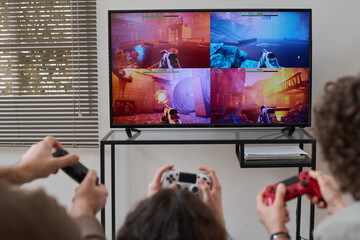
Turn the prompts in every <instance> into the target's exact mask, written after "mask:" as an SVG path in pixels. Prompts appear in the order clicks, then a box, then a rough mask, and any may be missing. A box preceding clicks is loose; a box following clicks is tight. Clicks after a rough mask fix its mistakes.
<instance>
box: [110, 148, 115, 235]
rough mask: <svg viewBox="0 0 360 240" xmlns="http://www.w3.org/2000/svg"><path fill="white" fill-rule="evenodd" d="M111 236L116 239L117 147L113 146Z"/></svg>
mask: <svg viewBox="0 0 360 240" xmlns="http://www.w3.org/2000/svg"><path fill="white" fill-rule="evenodd" d="M111 236H112V239H113V240H114V239H115V146H114V145H113V144H111Z"/></svg>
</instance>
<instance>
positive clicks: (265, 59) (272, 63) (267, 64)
mask: <svg viewBox="0 0 360 240" xmlns="http://www.w3.org/2000/svg"><path fill="white" fill-rule="evenodd" d="M258 68H280V66H279V63H278V60H277V58H276V56H275V53H273V52H268V51H266V49H263V50H262V55H261V58H260V60H259V65H258Z"/></svg>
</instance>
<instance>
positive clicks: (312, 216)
mask: <svg viewBox="0 0 360 240" xmlns="http://www.w3.org/2000/svg"><path fill="white" fill-rule="evenodd" d="M311 160H312V162H311V169H312V170H316V143H315V144H311ZM314 221H315V205H314V204H311V206H310V227H309V230H310V231H309V232H310V233H309V240H313V234H312V233H313V230H314Z"/></svg>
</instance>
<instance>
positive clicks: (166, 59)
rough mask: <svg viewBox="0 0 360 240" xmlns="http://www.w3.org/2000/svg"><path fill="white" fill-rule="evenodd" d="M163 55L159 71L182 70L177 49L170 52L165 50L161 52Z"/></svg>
mask: <svg viewBox="0 0 360 240" xmlns="http://www.w3.org/2000/svg"><path fill="white" fill-rule="evenodd" d="M161 54H162V58H161V60H160V63H159V69H160V68H169V69H171V70H173V69H174V68H181V67H180V63H179V60H178V59H177V57H176V54H177V50H176V49H169V51H167V50H165V49H164V50H162V51H161Z"/></svg>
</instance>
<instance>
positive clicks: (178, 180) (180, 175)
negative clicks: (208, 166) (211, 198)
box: [162, 169, 211, 199]
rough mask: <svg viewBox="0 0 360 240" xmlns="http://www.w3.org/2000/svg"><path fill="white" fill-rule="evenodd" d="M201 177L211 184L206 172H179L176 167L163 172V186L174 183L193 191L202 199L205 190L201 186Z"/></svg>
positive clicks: (180, 187)
mask: <svg viewBox="0 0 360 240" xmlns="http://www.w3.org/2000/svg"><path fill="white" fill-rule="evenodd" d="M200 179H203V180H205V182H207V184H209V186H210V184H211V181H210V177H209V175H208V174H207V173H206V172H200V173H198V174H196V173H185V172H179V171H176V170H175V169H170V170H167V171H166V172H165V173H164V174H163V182H162V187H163V188H168V187H169V186H170V184H172V183H174V184H176V185H177V187H178V189H184V190H187V191H190V192H192V193H193V194H195V195H197V196H199V197H200V198H201V199H202V198H203V192H202V191H201V188H200V187H199V181H200Z"/></svg>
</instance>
